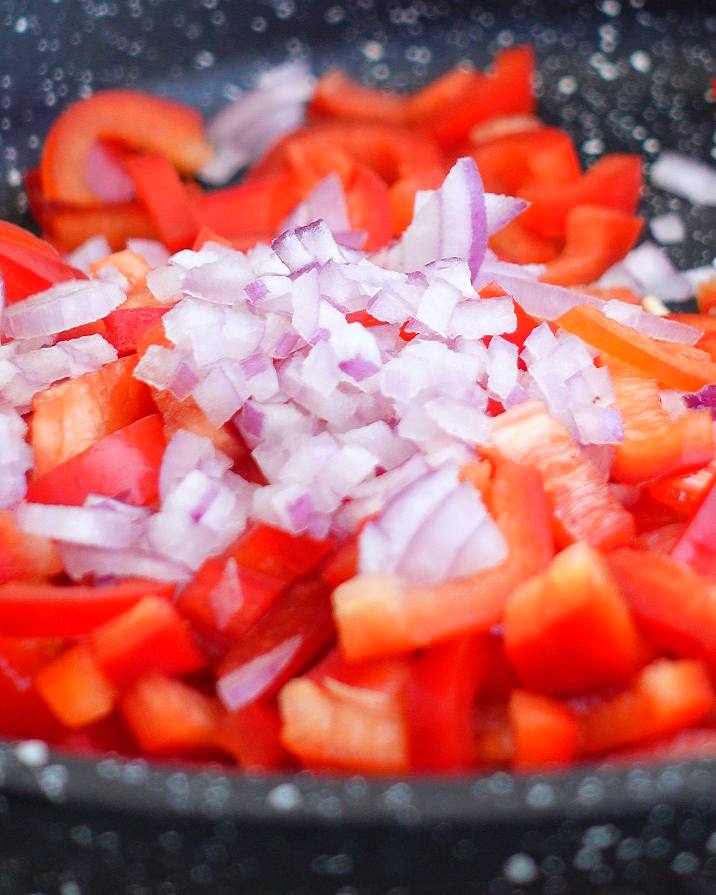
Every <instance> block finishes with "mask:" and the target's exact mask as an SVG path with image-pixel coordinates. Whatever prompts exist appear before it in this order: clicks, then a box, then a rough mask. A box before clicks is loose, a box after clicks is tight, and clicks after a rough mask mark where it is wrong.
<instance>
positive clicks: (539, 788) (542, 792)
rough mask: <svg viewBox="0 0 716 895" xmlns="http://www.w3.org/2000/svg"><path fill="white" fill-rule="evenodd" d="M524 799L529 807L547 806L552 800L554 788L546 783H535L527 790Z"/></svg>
mask: <svg viewBox="0 0 716 895" xmlns="http://www.w3.org/2000/svg"><path fill="white" fill-rule="evenodd" d="M525 801H526V802H527V804H528V805H529V806H530V807H531V808H548V807H549V806H550V805H551V804H552V803H553V802H554V790H553V789H552V787H551V786H549V785H548V784H547V783H535V784H534V785H533V786H531V787H530V788H529V789H528V790H527V795H526V797H525Z"/></svg>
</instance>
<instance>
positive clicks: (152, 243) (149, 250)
mask: <svg viewBox="0 0 716 895" xmlns="http://www.w3.org/2000/svg"><path fill="white" fill-rule="evenodd" d="M127 248H128V249H129V250H130V252H136V254H137V255H141V256H142V258H144V260H145V261H146V262H147V264H148V265H149V266H150V267H151V268H152V269H154V268H156V267H161V266H162V265H163V264H166V263H167V261H169V257H170V252H169V250H168V249H167V247H166V246H165V245H164V244H163V243H161V242H159V240H157V239H139V238H130V239H128V240H127Z"/></svg>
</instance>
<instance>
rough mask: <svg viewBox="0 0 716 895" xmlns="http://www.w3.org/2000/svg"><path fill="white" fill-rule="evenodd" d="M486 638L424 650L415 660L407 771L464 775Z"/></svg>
mask: <svg viewBox="0 0 716 895" xmlns="http://www.w3.org/2000/svg"><path fill="white" fill-rule="evenodd" d="M489 658H490V651H489V635H486V634H477V635H472V636H468V637H460V638H458V639H456V640H449V641H447V642H446V643H441V644H438V645H437V646H433V647H430V648H429V649H427V650H425V652H423V653H421V654H420V655H419V656H418V657H417V659H416V660H415V664H414V668H413V673H412V675H411V680H410V684H409V686H408V693H407V719H408V743H409V751H410V767H411V769H413V770H416V771H450V772H458V771H464V770H466V769H467V768H468V767H469V765H470V762H471V759H472V752H473V749H472V724H473V710H474V705H475V701H476V698H477V694H478V692H479V690H480V687H481V685H482V683H483V682H484V680H485V678H486V676H487V675H488V674H489V671H490V669H489V667H488V660H489Z"/></svg>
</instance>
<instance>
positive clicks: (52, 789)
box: [37, 764, 69, 802]
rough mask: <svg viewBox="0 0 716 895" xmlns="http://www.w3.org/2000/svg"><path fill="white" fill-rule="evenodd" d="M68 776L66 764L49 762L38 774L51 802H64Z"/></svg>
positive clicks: (39, 780)
mask: <svg viewBox="0 0 716 895" xmlns="http://www.w3.org/2000/svg"><path fill="white" fill-rule="evenodd" d="M68 776H69V774H68V772H67V768H66V767H65V766H64V765H61V764H48V765H47V767H44V768H43V769H42V770H41V771H40V773H39V774H38V777H37V782H38V783H39V784H40V789H41V790H42V792H43V793H44V795H45V796H46V797H47V798H48V799H49V800H50V801H51V802H63V801H64V800H65V787H66V786H67V778H68Z"/></svg>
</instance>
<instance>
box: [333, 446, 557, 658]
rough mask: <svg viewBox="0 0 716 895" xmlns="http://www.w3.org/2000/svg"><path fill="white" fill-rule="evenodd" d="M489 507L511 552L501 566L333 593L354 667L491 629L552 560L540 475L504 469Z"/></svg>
mask: <svg viewBox="0 0 716 895" xmlns="http://www.w3.org/2000/svg"><path fill="white" fill-rule="evenodd" d="M489 508H490V510H491V512H492V514H493V516H494V518H495V520H496V522H497V525H498V527H499V529H500V531H501V532H502V535H503V537H504V538H505V541H506V542H507V547H508V556H507V559H506V560H505V561H504V563H502V564H501V565H499V566H496V567H495V568H492V569H486V570H485V571H483V572H477V573H476V574H475V575H471V576H469V577H467V578H462V579H459V580H455V581H446V582H444V583H443V584H440V585H437V586H434V587H407V586H405V585H404V584H403V582H401V581H400V580H398V579H397V578H395V577H393V576H390V575H359V576H358V577H357V578H354V579H352V580H351V581H346V582H345V583H344V584H342V585H340V586H339V587H338V588H337V589H336V590H335V592H334V594H333V604H334V616H335V621H336V626H337V627H338V633H339V638H340V644H341V649H342V651H343V653H344V655H345V656H346V657H347V658H349V659H350V660H351V661H358V660H360V659H367V658H371V657H375V656H384V655H391V654H392V653H397V652H406V651H409V650H412V649H416V648H418V647H423V646H428V645H430V644H433V643H438V642H440V641H443V640H447V639H449V638H451V637H455V636H457V635H462V634H468V633H471V632H477V631H488V630H489V629H490V628H491V627H492V626H493V625H495V624H498V623H499V622H500V621H501V619H502V612H503V609H504V606H505V601H506V600H507V598H508V597H509V595H510V594H511V593H512V591H513V590H514V589H515V588H516V587H517V586H518V585H520V584H522V583H523V582H524V581H526V580H527V579H529V578H531V577H532V576H533V575H536V574H537V573H538V572H541V571H543V570H544V569H545V568H546V567H547V564H548V563H549V561H550V559H551V558H552V555H553V545H552V535H551V530H550V512H549V507H548V504H547V500H546V497H545V493H544V489H543V487H542V484H541V482H540V479H539V475H538V474H537V473H536V472H535V471H534V470H531V469H527V468H525V467H521V466H517V465H516V464H512V463H499V464H498V465H497V467H496V469H495V474H494V477H493V481H492V485H491V488H490V499H489Z"/></svg>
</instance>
